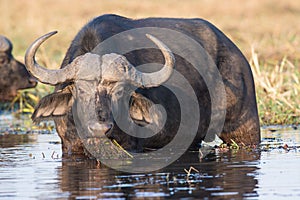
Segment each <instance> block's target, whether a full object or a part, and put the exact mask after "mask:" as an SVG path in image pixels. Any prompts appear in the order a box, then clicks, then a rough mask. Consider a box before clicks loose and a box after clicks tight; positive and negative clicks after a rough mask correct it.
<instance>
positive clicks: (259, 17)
mask: <svg viewBox="0 0 300 200" xmlns="http://www.w3.org/2000/svg"><path fill="white" fill-rule="evenodd" d="M0 8H1V12H0V18H1V26H0V34H3V35H6V36H7V37H9V38H10V39H11V40H12V41H13V43H14V52H13V53H14V54H15V57H17V58H18V59H19V60H21V61H23V56H24V54H25V50H26V48H27V47H28V46H29V44H30V43H31V42H32V41H33V40H34V39H35V38H36V37H38V36H40V35H42V34H44V33H47V32H49V31H52V30H58V31H59V34H58V35H57V36H55V37H54V38H52V39H51V42H48V43H47V45H44V46H43V47H42V48H41V51H39V55H38V56H37V58H39V59H40V60H39V62H41V63H44V64H45V65H47V66H48V67H49V68H58V67H59V65H60V62H61V60H62V59H63V56H64V53H65V52H66V51H67V48H68V46H69V44H70V42H71V40H72V39H73V38H74V36H75V34H76V33H77V32H78V30H79V29H80V28H81V27H82V26H83V25H84V24H85V23H87V22H88V21H89V20H91V19H92V18H93V17H95V16H98V15H101V14H105V13H115V14H120V15H124V16H127V17H131V18H143V17H150V16H153V17H155V16H160V17H185V18H194V17H197V18H204V19H207V20H208V21H210V22H212V23H213V24H215V25H216V26H217V27H219V28H220V29H221V30H222V31H223V32H224V33H225V34H227V35H228V36H229V37H230V38H231V39H232V40H233V41H234V42H235V43H236V44H237V46H238V47H239V48H240V49H241V50H242V52H243V53H244V54H245V56H246V57H247V59H248V60H249V62H250V63H251V66H252V70H253V73H254V76H255V84H256V90H257V97H258V106H259V113H260V119H261V123H262V124H292V123H293V124H295V123H296V124H298V123H299V121H300V120H299V119H300V118H299V116H300V98H299V97H298V95H299V93H300V86H299V85H300V84H299V81H300V70H299V68H300V67H299V60H300V26H299V22H300V4H299V2H298V1H295V0H251V1H240V0H227V1H218V0H186V1H174V0H151V1H150V0H127V1H120V0H107V1H100V0H89V1H80V0H72V1H67V0H56V1H49V0H39V1H35V0H0ZM50 90H51V89H47V88H45V86H39V87H38V88H37V89H34V90H32V91H31V92H32V93H33V94H39V95H41V94H42V95H44V94H46V93H48V92H49V91H50ZM36 96H38V95H36ZM38 97H40V96H38ZM29 99H30V98H29Z"/></svg>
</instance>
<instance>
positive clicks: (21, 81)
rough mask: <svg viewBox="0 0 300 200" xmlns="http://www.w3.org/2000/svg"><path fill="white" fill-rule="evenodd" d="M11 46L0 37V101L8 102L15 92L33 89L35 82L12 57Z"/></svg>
mask: <svg viewBox="0 0 300 200" xmlns="http://www.w3.org/2000/svg"><path fill="white" fill-rule="evenodd" d="M12 49H13V45H12V43H11V42H10V41H9V39H7V38H6V37H4V36H1V35H0V70H1V73H0V101H9V100H12V99H13V98H14V96H16V95H17V90H19V89H25V88H32V87H35V86H36V84H37V82H36V79H35V78H33V77H32V76H31V75H30V74H29V73H28V72H27V70H26V68H25V66H24V65H23V64H22V63H20V62H19V61H17V60H15V59H14V57H13V55H12Z"/></svg>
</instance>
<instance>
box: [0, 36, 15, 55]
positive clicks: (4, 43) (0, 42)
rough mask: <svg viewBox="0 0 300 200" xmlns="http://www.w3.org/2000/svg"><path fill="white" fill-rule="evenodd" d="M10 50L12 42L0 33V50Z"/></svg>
mask: <svg viewBox="0 0 300 200" xmlns="http://www.w3.org/2000/svg"><path fill="white" fill-rule="evenodd" d="M11 50H12V43H11V42H10V40H9V39H7V38H6V37H4V36H2V35H0V51H2V52H6V51H11Z"/></svg>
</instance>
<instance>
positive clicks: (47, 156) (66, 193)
mask: <svg viewBox="0 0 300 200" xmlns="http://www.w3.org/2000/svg"><path fill="white" fill-rule="evenodd" d="M27 125H28V122H27V121H26V120H25V121H24V120H16V119H14V117H12V116H11V115H5V116H1V117H0V128H1V132H0V152H1V153H0V199H22V200H23V199H271V198H272V199H300V170H299V166H300V127H299V126H298V127H297V126H287V127H278V126H273V127H270V126H269V127H263V128H262V145H261V146H260V147H259V148H258V149H239V150H234V149H233V150H228V151H220V150H219V151H216V152H215V153H213V154H210V155H208V156H207V157H206V158H203V159H199V152H188V153H186V154H185V155H184V156H182V157H181V159H180V160H179V161H176V162H174V163H173V164H171V165H170V166H168V167H166V168H163V169H161V170H159V171H155V172H151V173H146V174H139V173H125V172H120V171H116V170H113V169H110V168H108V167H106V166H104V165H101V164H99V163H97V162H95V161H92V160H79V159H63V158H62V156H61V155H62V154H61V144H60V139H59V138H58V136H57V134H56V133H55V130H39V131H32V130H31V129H27V128H24V127H26V126H27ZM150 164H151V163H149V165H150ZM185 169H186V170H185ZM188 170H190V173H189V174H188V173H187V172H186V171H188Z"/></svg>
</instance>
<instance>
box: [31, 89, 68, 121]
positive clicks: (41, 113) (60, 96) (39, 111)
mask: <svg viewBox="0 0 300 200" xmlns="http://www.w3.org/2000/svg"><path fill="white" fill-rule="evenodd" d="M71 89H72V86H71V85H70V86H67V87H65V88H64V89H62V90H58V91H56V92H54V93H52V94H49V95H47V96H45V97H43V98H42V99H41V100H40V102H39V103H38V105H37V106H36V107H35V110H34V113H33V114H32V116H31V119H32V120H33V122H35V123H38V122H40V121H43V120H49V119H53V118H55V117H61V116H64V115H66V114H67V113H68V111H70V110H71V107H72V105H73V102H74V99H73V96H72V93H71Z"/></svg>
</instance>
